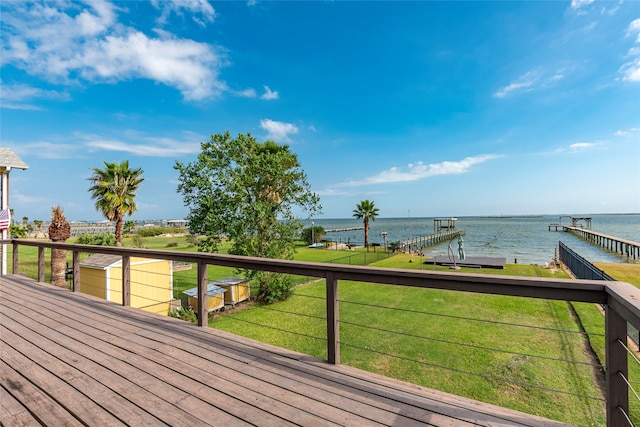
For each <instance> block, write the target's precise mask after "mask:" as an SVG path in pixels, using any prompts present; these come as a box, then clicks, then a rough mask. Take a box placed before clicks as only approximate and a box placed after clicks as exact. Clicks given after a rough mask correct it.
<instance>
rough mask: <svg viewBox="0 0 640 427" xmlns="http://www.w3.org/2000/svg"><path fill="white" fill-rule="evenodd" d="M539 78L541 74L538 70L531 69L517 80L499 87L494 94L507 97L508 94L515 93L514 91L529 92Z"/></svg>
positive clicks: (496, 96)
mask: <svg viewBox="0 0 640 427" xmlns="http://www.w3.org/2000/svg"><path fill="white" fill-rule="evenodd" d="M539 80H540V76H539V73H538V72H535V71H529V72H527V73H525V74H524V75H522V76H521V77H520V78H518V79H517V80H516V81H515V82H513V83H510V84H508V85H507V86H505V87H503V88H501V89H499V90H498V91H497V92H496V93H494V94H493V96H494V97H495V98H505V97H507V96H510V95H513V94H514V93H522V92H528V91H529V90H531V89H532V87H533V85H534V84H536V83H537V82H538V81H539Z"/></svg>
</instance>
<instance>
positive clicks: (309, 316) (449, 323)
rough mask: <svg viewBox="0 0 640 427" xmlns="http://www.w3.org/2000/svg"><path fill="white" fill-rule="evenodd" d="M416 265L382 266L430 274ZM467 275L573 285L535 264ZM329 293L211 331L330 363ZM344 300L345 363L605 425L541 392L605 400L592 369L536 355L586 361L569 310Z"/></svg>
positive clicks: (569, 400) (415, 297) (377, 295)
mask: <svg viewBox="0 0 640 427" xmlns="http://www.w3.org/2000/svg"><path fill="white" fill-rule="evenodd" d="M410 259H411V258H410V257H409V256H408V255H398V256H395V257H393V258H390V259H387V260H384V261H381V262H380V263H377V264H376V266H381V267H394V268H412V269H420V268H426V267H427V266H426V265H421V264H420V262H419V258H418V259H416V257H415V256H414V257H413V258H412V259H413V262H409V260H410ZM429 269H433V266H429ZM438 269H440V267H438ZM442 269H443V270H447V271H449V269H448V268H445V267H443V268H442ZM461 271H465V270H464V269H463V270H461ZM467 271H469V272H476V273H478V272H482V273H485V274H487V273H495V274H508V275H524V276H539V277H567V276H566V275H565V274H564V273H563V272H561V271H556V272H552V271H550V270H547V269H543V268H541V267H538V266H533V265H507V266H506V268H505V269H504V270H491V269H483V270H479V269H468V270H467ZM324 292H325V291H324V281H319V282H318V281H315V282H312V283H309V284H307V285H304V286H302V287H300V288H298V289H297V291H296V294H295V295H294V296H293V297H292V298H290V299H289V300H287V301H285V302H282V303H278V304H275V305H273V306H267V307H265V306H253V307H251V308H249V309H246V310H242V311H238V312H234V313H233V315H231V316H221V317H216V318H215V319H214V320H212V321H211V322H210V326H212V327H214V328H218V329H222V330H226V331H229V332H232V333H235V334H239V335H243V336H247V337H250V338H253V339H256V340H259V341H263V342H268V343H271V344H274V345H278V346H281V347H286V348H290V349H293V350H296V351H300V352H302V353H306V354H311V355H314V356H317V357H320V358H326V342H325V323H324V322H325V320H324V316H325V302H324V299H323V298H324ZM339 293H340V296H339V298H340V321H341V323H340V345H341V359H342V360H341V362H342V363H343V364H347V365H351V366H354V367H357V368H361V369H366V370H369V371H373V372H377V373H380V374H383V375H386V376H390V377H394V378H398V379H402V380H405V381H410V382H413V383H416V384H420V385H423V386H426V387H431V388H435V389H438V390H442V391H446V392H450V393H454V394H457V395H461V396H467V397H470V398H473V399H477V400H482V401H486V402H489V403H493V404H496V405H500V406H505V407H509V408H513V409H517V410H521V411H525V412H529V413H533V414H537V415H540V416H544V417H548V418H552V419H557V420H561V421H565V422H569V423H573V424H577V425H581V426H598V425H604V423H605V418H604V404H603V403H602V402H601V401H599V400H593V399H589V398H585V397H577V396H574V395H571V394H563V393H555V392H549V391H547V390H545V389H554V390H564V391H567V392H570V393H576V394H580V395H586V396H590V397H596V398H600V399H602V398H603V395H602V391H601V390H599V389H598V388H597V387H596V386H595V385H594V381H593V380H592V372H591V369H592V368H591V367H590V366H589V365H584V364H574V363H566V362H559V361H555V360H549V359H540V358H537V357H533V356H534V355H535V356H544V357H548V358H552V359H562V360H572V361H579V362H588V361H589V359H588V357H587V355H586V353H585V352H584V351H583V344H584V341H583V339H582V335H580V334H577V333H572V332H571V331H573V332H578V331H579V326H578V324H577V322H576V320H575V318H574V316H573V315H572V311H571V310H570V307H569V305H568V304H567V303H564V302H557V301H547V300H536V299H525V298H514V297H503V296H492V295H481V294H472V293H463V292H452V291H439V290H428V289H417V288H411V287H394V286H386V285H374V284H367V283H358V282H349V281H343V282H340V289H339ZM451 316H455V317H454V318H452V317H451ZM457 317H464V318H457ZM466 317H470V318H473V319H481V320H488V321H489V322H479V321H475V320H468V319H466ZM492 322H493V323H492ZM495 322H503V323H509V324H526V325H535V326H538V327H544V328H550V329H552V330H544V329H531V328H522V327H516V326H508V325H504V324H502V323H495ZM558 330H562V331H567V332H559V331H558ZM462 344H465V345H470V346H472V347H464V346H462ZM490 349H500V350H502V351H500V352H496V351H493V350H490ZM504 379H506V380H508V381H504Z"/></svg>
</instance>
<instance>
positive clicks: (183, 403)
mask: <svg viewBox="0 0 640 427" xmlns="http://www.w3.org/2000/svg"><path fill="white" fill-rule="evenodd" d="M0 341H2V345H1V347H2V348H1V350H0V351H1V352H2V353H1V354H2V362H3V365H0V367H1V368H2V371H1V374H2V375H1V376H0V385H1V386H2V387H1V388H0V393H1V394H0V399H2V404H0V422H1V423H2V424H3V425H31V424H33V423H34V420H38V419H39V420H40V422H41V423H42V424H44V425H65V424H66V423H68V425H77V424H82V423H85V424H88V425H140V424H153V425H161V424H168V425H225V426H226V425H229V426H236V425H237V426H241V425H259V426H270V425H273V426H281V425H302V426H325V425H345V426H375V425H387V426H411V425H422V426H425V425H432V426H472V425H480V426H488V425H492V426H562V425H564V424H560V423H557V422H553V421H549V420H544V419H542V418H538V417H533V416H530V415H526V414H523V413H519V412H516V411H511V410H508V409H504V408H500V407H496V406H492V405H486V404H484V403H480V402H476V401H472V400H469V399H465V398H462V397H458V396H454V395H450V394H446V393H442V392H437V391H434V390H430V389H427V388H424V387H420V386H416V385H412V384H408V383H404V382H401V381H396V380H393V379H391V378H386V377H382V376H380V375H376V374H372V373H368V372H364V371H360V370H358V369H354V368H350V367H347V366H342V365H338V366H334V365H331V364H329V363H327V362H325V361H322V360H319V359H316V358H313V357H311V356H307V355H304V354H300V353H296V352H293V351H289V350H286V349H282V348H279V347H275V346H271V345H267V344H262V343H258V342H256V341H253V340H250V339H247V338H243V337H239V336H236V335H232V334H228V333H225V332H221V331H216V330H212V329H208V328H199V327H197V326H195V325H192V324H189V323H186V322H182V321H179V320H177V319H172V318H169V317H166V316H160V315H155V314H151V313H147V312H143V311H141V310H136V309H132V308H130V307H122V306H120V305H117V304H113V303H108V302H106V301H103V300H100V299H97V298H94V297H90V296H87V295H83V294H77V293H72V292H69V291H66V290H64V289H59V288H55V287H52V286H50V285H46V284H41V283H37V282H35V281H33V280H30V279H26V278H24V277H22V276H13V275H10V276H2V277H0ZM74 423H75V424H74Z"/></svg>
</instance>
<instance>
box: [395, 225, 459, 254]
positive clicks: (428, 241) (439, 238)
mask: <svg viewBox="0 0 640 427" xmlns="http://www.w3.org/2000/svg"><path fill="white" fill-rule="evenodd" d="M463 234H464V230H462V229H458V230H455V229H454V230H446V231H441V232H439V233H434V234H429V235H427V236H421V237H414V238H412V239H409V240H405V241H403V242H400V244H399V245H398V249H399V250H406V249H422V248H424V247H427V246H432V245H436V244H438V243H440V242H444V241H446V240H451V239H454V238H456V237H458V236H462V235H463Z"/></svg>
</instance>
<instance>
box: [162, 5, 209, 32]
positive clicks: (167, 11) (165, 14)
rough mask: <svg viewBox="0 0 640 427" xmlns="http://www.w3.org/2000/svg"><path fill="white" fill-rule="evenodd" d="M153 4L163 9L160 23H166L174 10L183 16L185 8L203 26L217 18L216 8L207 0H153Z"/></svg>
mask: <svg viewBox="0 0 640 427" xmlns="http://www.w3.org/2000/svg"><path fill="white" fill-rule="evenodd" d="M151 4H152V5H153V6H154V7H156V8H157V9H160V10H161V11H162V16H160V18H158V22H159V23H165V22H166V21H167V20H168V18H169V15H171V13H172V12H173V13H175V14H176V15H178V16H182V11H183V10H184V11H186V12H188V13H190V14H193V16H191V19H193V21H194V22H195V23H197V24H198V25H200V26H201V27H205V26H206V25H207V23H208V22H213V21H214V19H215V10H214V9H213V7H212V6H211V4H209V2H208V1H207V0H152V1H151Z"/></svg>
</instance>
